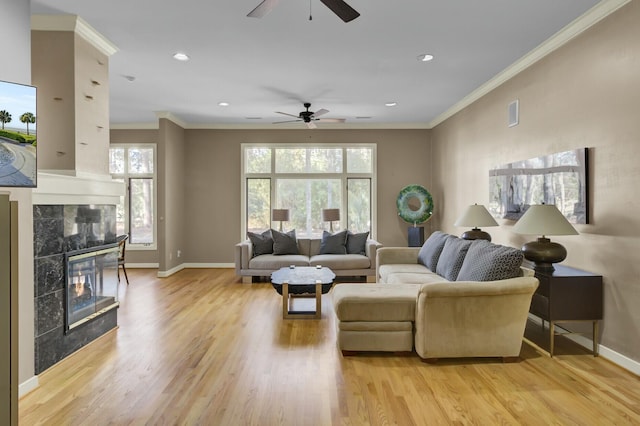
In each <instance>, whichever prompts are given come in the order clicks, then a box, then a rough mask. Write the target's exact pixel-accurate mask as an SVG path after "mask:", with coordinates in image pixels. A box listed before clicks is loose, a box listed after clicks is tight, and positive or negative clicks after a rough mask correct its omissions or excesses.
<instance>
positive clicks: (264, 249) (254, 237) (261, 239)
mask: <svg viewBox="0 0 640 426" xmlns="http://www.w3.org/2000/svg"><path fill="white" fill-rule="evenodd" d="M247 237H249V240H251V245H252V246H253V257H256V256H260V255H261V254H271V253H273V238H271V230H269V229H268V230H266V231H264V232H263V233H262V234H256V233H255V232H247Z"/></svg>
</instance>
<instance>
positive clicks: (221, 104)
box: [218, 102, 229, 107]
mask: <svg viewBox="0 0 640 426" xmlns="http://www.w3.org/2000/svg"><path fill="white" fill-rule="evenodd" d="M218 106H221V107H226V106H229V102H218Z"/></svg>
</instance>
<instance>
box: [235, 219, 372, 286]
mask: <svg viewBox="0 0 640 426" xmlns="http://www.w3.org/2000/svg"><path fill="white" fill-rule="evenodd" d="M368 235H369V233H359V234H354V233H351V232H349V231H340V232H336V233H335V234H331V233H328V232H326V231H325V233H324V234H323V237H322V238H296V235H295V231H289V232H288V233H282V232H279V231H276V230H273V229H272V230H269V231H266V232H263V233H262V234H252V233H249V234H248V237H249V239H247V240H245V241H242V242H240V243H238V244H236V246H235V269H236V275H237V276H239V277H242V281H243V282H244V283H251V282H252V281H253V277H268V276H270V275H271V273H272V272H274V271H277V270H278V269H280V268H283V267H287V266H290V265H295V266H316V265H322V266H326V267H328V268H330V269H331V270H332V271H333V272H334V273H335V274H336V276H338V277H340V276H342V277H347V276H348V277H357V276H363V277H367V280H368V281H374V280H375V274H376V253H377V250H378V249H379V248H380V247H382V245H381V244H380V243H378V242H377V241H375V240H373V239H371V238H368Z"/></svg>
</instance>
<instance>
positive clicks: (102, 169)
mask: <svg viewBox="0 0 640 426" xmlns="http://www.w3.org/2000/svg"><path fill="white" fill-rule="evenodd" d="M73 36H74V39H73V40H74V65H75V66H74V76H75V86H74V87H75V117H76V119H75V122H76V133H75V138H74V141H75V150H76V165H75V168H76V170H77V171H80V172H87V173H95V174H100V175H106V174H109V57H108V56H107V55H105V54H104V53H101V52H100V51H99V50H98V49H96V47H95V46H94V45H92V44H91V43H89V42H88V41H87V40H85V39H84V38H83V37H81V36H80V35H78V34H75V33H74V34H73ZM45 72H48V73H49V72H50V71H49V70H45Z"/></svg>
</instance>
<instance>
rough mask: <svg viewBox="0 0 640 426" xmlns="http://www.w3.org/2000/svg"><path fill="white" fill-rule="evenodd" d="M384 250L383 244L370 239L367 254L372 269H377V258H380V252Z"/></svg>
mask: <svg viewBox="0 0 640 426" xmlns="http://www.w3.org/2000/svg"><path fill="white" fill-rule="evenodd" d="M381 248H382V244H380V243H379V242H377V241H376V240H372V239H368V240H367V243H366V245H365V254H366V255H367V257H368V258H369V262H371V266H370V268H371V269H376V258H377V256H378V250H379V249H381Z"/></svg>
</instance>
